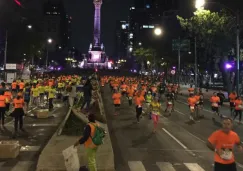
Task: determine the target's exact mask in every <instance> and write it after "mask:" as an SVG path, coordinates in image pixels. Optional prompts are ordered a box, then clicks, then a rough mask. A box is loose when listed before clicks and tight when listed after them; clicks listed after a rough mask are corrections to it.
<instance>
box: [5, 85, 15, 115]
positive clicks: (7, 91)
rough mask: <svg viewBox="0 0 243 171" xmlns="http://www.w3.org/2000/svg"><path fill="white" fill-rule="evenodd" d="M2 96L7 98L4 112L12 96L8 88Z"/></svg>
mask: <svg viewBox="0 0 243 171" xmlns="http://www.w3.org/2000/svg"><path fill="white" fill-rule="evenodd" d="M4 96H5V97H6V98H7V99H8V102H7V103H6V112H8V111H9V107H10V102H11V101H12V97H13V96H12V93H11V91H10V90H9V88H6V90H5V92H4Z"/></svg>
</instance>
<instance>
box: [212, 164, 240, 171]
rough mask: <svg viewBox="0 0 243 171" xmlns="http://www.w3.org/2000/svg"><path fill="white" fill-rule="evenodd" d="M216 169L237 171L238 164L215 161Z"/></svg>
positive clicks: (215, 170) (218, 170) (216, 170)
mask: <svg viewBox="0 0 243 171" xmlns="http://www.w3.org/2000/svg"><path fill="white" fill-rule="evenodd" d="M214 171H237V169H236V164H235V163H231V164H221V163H217V162H215V163H214Z"/></svg>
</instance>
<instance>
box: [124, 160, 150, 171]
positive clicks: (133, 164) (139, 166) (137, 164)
mask: <svg viewBox="0 0 243 171" xmlns="http://www.w3.org/2000/svg"><path fill="white" fill-rule="evenodd" d="M128 166H129V168H130V171H146V169H145V167H144V165H143V163H142V162H141V161H129V162H128Z"/></svg>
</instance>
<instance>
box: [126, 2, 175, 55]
mask: <svg viewBox="0 0 243 171" xmlns="http://www.w3.org/2000/svg"><path fill="white" fill-rule="evenodd" d="M178 3H179V0H134V6H132V7H130V12H129V20H128V21H129V34H128V40H129V42H128V50H129V51H130V52H132V51H133V49H134V48H136V47H138V46H141V45H143V47H146V46H152V45H153V44H154V43H156V42H154V39H155V38H154V36H153V34H154V33H153V30H154V28H155V27H157V26H159V27H160V26H162V23H163V15H166V14H167V12H169V11H171V10H177V9H178Z"/></svg>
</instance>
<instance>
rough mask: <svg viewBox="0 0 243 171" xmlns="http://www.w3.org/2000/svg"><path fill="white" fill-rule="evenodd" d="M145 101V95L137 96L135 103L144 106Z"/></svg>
mask: <svg viewBox="0 0 243 171" xmlns="http://www.w3.org/2000/svg"><path fill="white" fill-rule="evenodd" d="M144 101H145V99H144V97H143V96H142V95H140V96H136V97H135V104H136V105H137V106H142V104H143V102H144Z"/></svg>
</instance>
